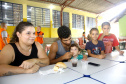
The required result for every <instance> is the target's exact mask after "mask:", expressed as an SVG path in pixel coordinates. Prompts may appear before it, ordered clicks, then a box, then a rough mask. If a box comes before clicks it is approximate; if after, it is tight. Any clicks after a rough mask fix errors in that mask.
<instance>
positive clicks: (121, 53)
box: [115, 46, 124, 55]
mask: <svg viewBox="0 0 126 84" xmlns="http://www.w3.org/2000/svg"><path fill="white" fill-rule="evenodd" d="M115 48H116V50H117V51H118V52H119V54H120V55H123V53H124V51H121V50H120V49H119V47H118V46H115Z"/></svg>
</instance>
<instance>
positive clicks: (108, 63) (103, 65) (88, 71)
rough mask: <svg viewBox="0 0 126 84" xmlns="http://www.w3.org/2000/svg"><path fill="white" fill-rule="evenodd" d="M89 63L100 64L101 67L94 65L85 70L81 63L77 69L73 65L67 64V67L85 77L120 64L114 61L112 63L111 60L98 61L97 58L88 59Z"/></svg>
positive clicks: (79, 62)
mask: <svg viewBox="0 0 126 84" xmlns="http://www.w3.org/2000/svg"><path fill="white" fill-rule="evenodd" d="M88 61H89V62H93V63H97V64H100V66H98V67H97V66H92V65H88V68H87V69H85V70H83V69H82V66H81V61H78V66H77V67H72V65H71V64H70V63H69V64H67V66H68V67H69V68H70V69H72V70H75V71H77V72H78V73H82V74H85V75H91V74H93V73H97V72H98V71H101V70H104V69H107V68H109V67H112V66H114V65H116V64H118V62H114V61H110V60H104V59H97V58H92V57H90V58H88Z"/></svg>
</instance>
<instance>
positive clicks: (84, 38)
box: [82, 32, 86, 43]
mask: <svg viewBox="0 0 126 84" xmlns="http://www.w3.org/2000/svg"><path fill="white" fill-rule="evenodd" d="M82 37H83V40H84V43H86V37H85V32H83V35H82Z"/></svg>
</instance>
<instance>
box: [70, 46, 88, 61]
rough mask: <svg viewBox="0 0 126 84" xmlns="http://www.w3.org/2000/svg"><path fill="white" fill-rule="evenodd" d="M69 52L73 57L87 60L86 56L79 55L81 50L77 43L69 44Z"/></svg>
mask: <svg viewBox="0 0 126 84" xmlns="http://www.w3.org/2000/svg"><path fill="white" fill-rule="evenodd" d="M70 52H72V53H73V57H72V58H71V59H73V58H77V59H78V60H80V59H83V60H87V56H86V55H81V54H80V52H81V49H80V47H79V46H78V45H77V44H72V45H71V46H70Z"/></svg>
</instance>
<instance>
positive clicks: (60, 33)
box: [57, 26, 71, 39]
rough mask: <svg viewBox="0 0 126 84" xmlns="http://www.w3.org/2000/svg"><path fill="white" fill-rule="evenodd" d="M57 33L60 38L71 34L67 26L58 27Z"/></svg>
mask: <svg viewBox="0 0 126 84" xmlns="http://www.w3.org/2000/svg"><path fill="white" fill-rule="evenodd" d="M57 33H58V36H59V38H60V39H62V38H68V37H69V36H70V35H71V31H70V29H69V28H68V27H67V26H61V27H59V28H58V31H57Z"/></svg>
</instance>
